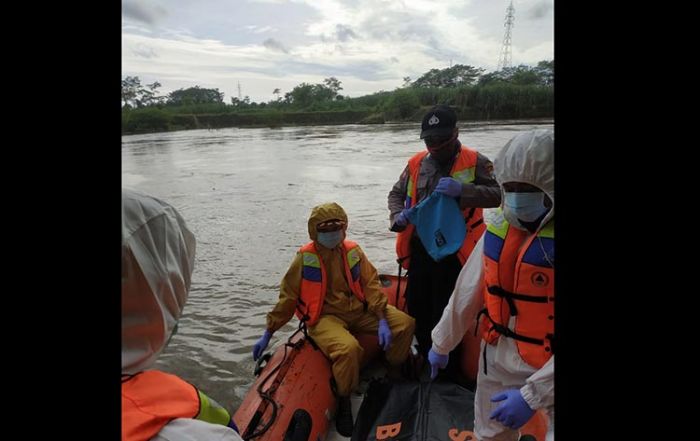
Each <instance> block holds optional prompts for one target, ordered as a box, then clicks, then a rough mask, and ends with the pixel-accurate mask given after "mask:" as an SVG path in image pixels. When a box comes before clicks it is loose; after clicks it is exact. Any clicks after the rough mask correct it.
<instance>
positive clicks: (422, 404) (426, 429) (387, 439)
mask: <svg viewBox="0 0 700 441" xmlns="http://www.w3.org/2000/svg"><path fill="white" fill-rule="evenodd" d="M473 429H474V392H472V391H470V390H468V389H465V388H463V387H462V386H459V385H458V384H455V383H451V382H444V381H433V382H415V381H414V382H404V383H390V382H388V381H387V380H374V381H373V382H372V383H370V385H369V388H368V390H367V392H366V393H365V398H364V400H363V402H362V405H361V406H360V410H359V412H358V414H357V419H356V421H355V429H354V430H353V434H352V441H375V440H376V441H408V440H411V441H413V440H415V441H443V440H444V441H470V440H471V441H473V440H475V439H476V438H475V437H474V434H473V433H472V430H473Z"/></svg>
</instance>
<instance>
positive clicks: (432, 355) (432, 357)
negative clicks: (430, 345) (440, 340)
mask: <svg viewBox="0 0 700 441" xmlns="http://www.w3.org/2000/svg"><path fill="white" fill-rule="evenodd" d="M428 361H429V362H430V379H431V380H434V379H435V377H437V374H438V368H440V369H445V367H446V366H447V362H448V361H450V354H446V355H441V354H438V353H437V352H435V351H433V350H432V349H431V350H430V351H429V352H428Z"/></svg>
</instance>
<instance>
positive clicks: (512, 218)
mask: <svg viewBox="0 0 700 441" xmlns="http://www.w3.org/2000/svg"><path fill="white" fill-rule="evenodd" d="M548 211H549V208H548V207H545V206H544V192H541V191H538V192H534V193H516V192H506V193H505V195H504V197H503V216H504V217H505V218H506V220H507V221H508V223H509V224H511V225H513V226H514V227H516V228H520V229H521V230H527V229H528V228H526V227H525V226H524V225H523V223H530V222H535V221H536V220H538V219H540V217H541V216H542V215H544V214H545V213H547V212H548Z"/></svg>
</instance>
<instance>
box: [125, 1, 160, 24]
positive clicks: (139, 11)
mask: <svg viewBox="0 0 700 441" xmlns="http://www.w3.org/2000/svg"><path fill="white" fill-rule="evenodd" d="M122 14H123V15H124V17H127V18H130V19H132V20H136V21H140V22H143V23H146V24H149V25H153V24H155V23H156V21H158V20H159V19H160V18H162V17H164V16H166V15H168V12H167V11H166V10H165V9H164V8H163V7H161V6H159V5H149V4H143V3H137V2H134V1H124V2H123V3H122Z"/></svg>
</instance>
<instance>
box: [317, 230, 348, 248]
mask: <svg viewBox="0 0 700 441" xmlns="http://www.w3.org/2000/svg"><path fill="white" fill-rule="evenodd" d="M316 240H318V243H320V244H321V245H323V246H324V247H326V248H329V249H333V248H335V247H336V246H338V244H339V243H340V241H341V240H343V230H338V231H329V232H327V233H318V237H317V239H316Z"/></svg>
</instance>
